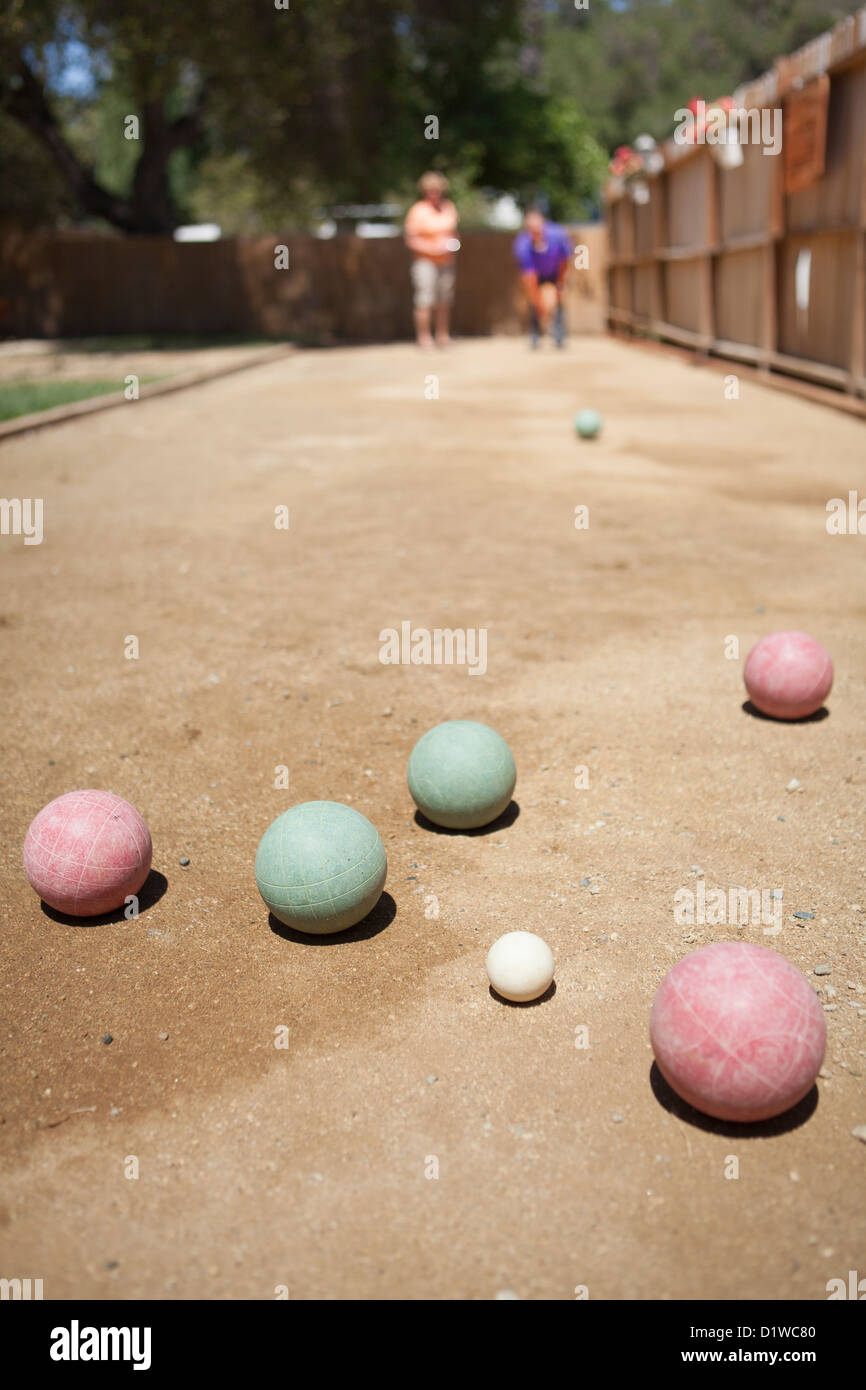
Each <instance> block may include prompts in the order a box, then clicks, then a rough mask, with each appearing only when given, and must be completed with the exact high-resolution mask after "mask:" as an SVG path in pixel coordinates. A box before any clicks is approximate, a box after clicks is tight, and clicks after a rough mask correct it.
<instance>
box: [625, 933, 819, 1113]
mask: <svg viewBox="0 0 866 1390" xmlns="http://www.w3.org/2000/svg"><path fill="white" fill-rule="evenodd" d="M650 1039H651V1041H652V1046H653V1052H654V1053H655V1058H656V1062H657V1063H658V1067H659V1070H660V1071H661V1073H662V1076H663V1077H664V1078H665V1080H666V1081H667V1082H668V1084H669V1085H670V1086H672V1087H673V1089H674V1090H675V1091H676V1093H677V1095H678V1096H681V1097H682V1099H683V1100H685V1101H688V1103H689V1105H693V1106H694V1107H695V1109H696V1110H703V1111H704V1113H705V1114H707V1115H714V1116H715V1118H716V1119H718V1120H735V1121H743V1120H746V1121H751V1120H769V1119H771V1118H772V1117H773V1116H774V1115H781V1114H783V1112H784V1111H785V1110H790V1108H791V1106H792V1105H796V1104H797V1101H798V1100H802V1099H803V1096H805V1095H806V1093H807V1092H808V1091H810V1090H811V1088H812V1086H813V1084H814V1081H815V1077H816V1076H817V1075H818V1072H819V1071H820V1069H821V1063H822V1062H823V1060H824V1048H825V1046H826V1042H827V1027H826V1024H825V1022H824V1012H823V1010H822V1008H821V1005H820V1004H819V1003H818V999H817V997H816V995H815V991H814V989H813V988H812V986H811V985H810V984H809V981H808V980H807V979H806V976H805V975H804V974H803V973H802V972H801V971H800V970H798V969H797V967H796V966H794V965H791V963H790V961H787V960H785V958H784V956H778V955H776V953H775V951H768V950H767V948H766V947H765V946H752V945H750V944H749V943H748V942H743V941H720V942H718V943H716V944H715V945H713V946H703V947H701V949H700V950H699V951H693V952H692V953H691V955H688V956H686V957H685V959H684V960H681V961H680V962H679V963H678V964H677V965H675V966H674V967H673V969H672V970H669V971H668V973H667V975H665V977H664V979H663V980H662V982H661V984H660V985H659V989H658V993H657V994H656V997H655V1001H654V1003H653V1007H652V1014H651V1016H650Z"/></svg>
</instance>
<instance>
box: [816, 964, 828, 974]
mask: <svg viewBox="0 0 866 1390" xmlns="http://www.w3.org/2000/svg"><path fill="white" fill-rule="evenodd" d="M815 974H816V975H829V974H830V967H829V965H816V966H815Z"/></svg>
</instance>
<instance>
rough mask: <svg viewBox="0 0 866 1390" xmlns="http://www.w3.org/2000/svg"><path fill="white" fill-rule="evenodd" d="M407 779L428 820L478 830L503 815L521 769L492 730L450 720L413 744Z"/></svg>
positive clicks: (414, 797)
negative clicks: (518, 771) (518, 768)
mask: <svg viewBox="0 0 866 1390" xmlns="http://www.w3.org/2000/svg"><path fill="white" fill-rule="evenodd" d="M408 780H409V790H410V792H411V793H412V799H413V801H414V802H415V804H416V806H417V807H418V809H419V811H421V812H422V814H423V815H425V816H426V817H427V819H428V820H431V821H433V823H434V824H435V825H444V826H447V827H448V829H449V830H474V829H475V828H476V827H477V826H479V825H489V824H490V822H491V821H493V820H496V817H497V816H501V815H502V812H503V811H504V810H505V808H506V806H507V805H508V803H509V801H510V800H511V793H512V792H513V791H514V783H515V782H516V780H517V769H516V768H515V766H514V759H513V757H512V756H511V749H510V748H509V747H508V744H507V743H506V742H505V739H504V738H500V736H499V734H497V733H496V732H495V731H494V730H493V729H489V728H488V727H487V725H486V724H478V723H476V722H475V720H473V719H450V720H448V722H447V723H445V724H437V725H436V727H435V728H434V729H430V730H428V732H427V733H426V734H424V735H423V737H422V738H420V739H419V740H418V742H417V743H416V744H415V747H414V748H413V749H412V752H411V755H410V757H409V773H408Z"/></svg>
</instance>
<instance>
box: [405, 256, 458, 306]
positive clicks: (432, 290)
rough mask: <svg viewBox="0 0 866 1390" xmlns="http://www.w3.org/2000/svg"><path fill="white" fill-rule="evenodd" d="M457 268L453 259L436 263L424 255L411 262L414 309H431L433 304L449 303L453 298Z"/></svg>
mask: <svg viewBox="0 0 866 1390" xmlns="http://www.w3.org/2000/svg"><path fill="white" fill-rule="evenodd" d="M456 279H457V269H456V267H455V265H454V262H453V261H446V262H444V264H442V265H438V264H437V263H436V261H431V260H429V259H428V257H426V256H416V258H415V260H414V261H413V262H412V288H413V289H414V291H415V293H414V302H415V308H416V309H432V307H433V305H434V304H450V303H451V301H452V300H453V298H454V284H455V281H456Z"/></svg>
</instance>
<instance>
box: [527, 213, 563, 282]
mask: <svg viewBox="0 0 866 1390" xmlns="http://www.w3.org/2000/svg"><path fill="white" fill-rule="evenodd" d="M544 243H545V244H544V247H543V249H542V248H539V249H536V248H535V247H534V246H533V244H532V237H531V236H530V235H529V233H528V232H520V233H519V235H518V236H516V237H515V238H514V259H515V260H516V261H517V264H518V265H519V266H520V269H521V270H522V272H523V274H524V275H526V274H528V273H530V272H531V271H533V270H534V271H535V273H536V275H537V276H538V278H539V280H555V279H556V278H557V276H558V274H559V270H560V267H561V266H562V263H563V261H567V260H569V259H570V257H571V251H572V246H571V241H570V239H569V237H568V234H567V233H566V232H565V231H564V230H563V228H562V227H560V226H558V225H557V223H556V222H545V224H544Z"/></svg>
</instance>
